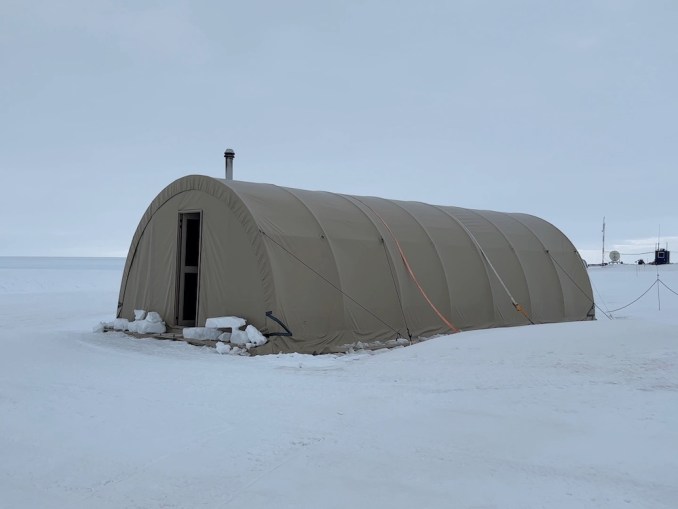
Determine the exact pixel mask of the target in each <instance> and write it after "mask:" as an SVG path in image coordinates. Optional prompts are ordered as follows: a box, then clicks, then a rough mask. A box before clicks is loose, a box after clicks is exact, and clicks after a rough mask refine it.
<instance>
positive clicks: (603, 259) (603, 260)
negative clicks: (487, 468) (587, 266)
mask: <svg viewBox="0 0 678 509" xmlns="http://www.w3.org/2000/svg"><path fill="white" fill-rule="evenodd" d="M600 263H601V264H602V265H605V216H603V257H602V261H601V262H600Z"/></svg>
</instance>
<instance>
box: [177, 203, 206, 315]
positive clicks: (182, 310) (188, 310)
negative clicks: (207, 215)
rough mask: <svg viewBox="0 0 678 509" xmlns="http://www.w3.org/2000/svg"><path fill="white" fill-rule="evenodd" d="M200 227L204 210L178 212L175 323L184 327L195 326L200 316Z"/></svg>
mask: <svg viewBox="0 0 678 509" xmlns="http://www.w3.org/2000/svg"><path fill="white" fill-rule="evenodd" d="M201 226H202V213H201V212H180V213H179V227H178V230H179V235H178V242H179V245H178V247H179V249H178V253H179V259H178V270H177V302H176V310H177V312H176V322H177V325H180V326H184V327H195V325H196V319H197V317H198V288H199V283H200V240H201Z"/></svg>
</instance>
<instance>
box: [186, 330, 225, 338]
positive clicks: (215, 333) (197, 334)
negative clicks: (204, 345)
mask: <svg viewBox="0 0 678 509" xmlns="http://www.w3.org/2000/svg"><path fill="white" fill-rule="evenodd" d="M182 335H183V336H184V339H219V337H220V336H221V331H220V330H219V329H213V328H210V327H186V328H185V329H184V330H183V332H182Z"/></svg>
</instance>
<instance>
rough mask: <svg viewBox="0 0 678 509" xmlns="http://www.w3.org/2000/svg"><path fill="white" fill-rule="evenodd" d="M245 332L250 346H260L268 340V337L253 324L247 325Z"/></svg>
mask: <svg viewBox="0 0 678 509" xmlns="http://www.w3.org/2000/svg"><path fill="white" fill-rule="evenodd" d="M245 334H247V338H248V339H249V342H250V343H252V346H261V345H265V344H266V343H267V342H268V338H267V337H266V336H264V335H263V334H262V333H261V332H259V329H257V328H256V327H255V326H254V325H248V326H247V328H245Z"/></svg>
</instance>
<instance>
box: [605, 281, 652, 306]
mask: <svg viewBox="0 0 678 509" xmlns="http://www.w3.org/2000/svg"><path fill="white" fill-rule="evenodd" d="M658 282H659V279H657V280H655V282H654V283H652V284H651V285H650V288H648V289H647V290H645V291H644V292H643V293H642V294H641V296H640V297H638V298H637V299H634V300H633V301H631V302H629V303H628V304H627V305H626V306H622V307H620V308H617V309H611V310H610V313H614V312H616V311H621V310H622V309H626V308H627V307H629V306H630V305H631V304H635V303H636V302H638V301H639V300H640V299H642V298H643V297H645V295H647V292H649V291H650V290H652V289H653V288H654V286H655V285H656V284H657V283H658Z"/></svg>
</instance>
